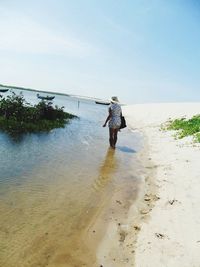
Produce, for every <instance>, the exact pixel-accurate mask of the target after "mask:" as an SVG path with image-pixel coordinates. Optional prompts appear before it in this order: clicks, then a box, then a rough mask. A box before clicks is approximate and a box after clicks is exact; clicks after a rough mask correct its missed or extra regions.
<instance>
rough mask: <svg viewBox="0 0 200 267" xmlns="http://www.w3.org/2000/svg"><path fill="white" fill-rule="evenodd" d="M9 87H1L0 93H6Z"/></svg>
mask: <svg viewBox="0 0 200 267" xmlns="http://www.w3.org/2000/svg"><path fill="white" fill-rule="evenodd" d="M8 90H9V89H1V88H0V93H5V92H8Z"/></svg>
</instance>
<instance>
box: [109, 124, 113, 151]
mask: <svg viewBox="0 0 200 267" xmlns="http://www.w3.org/2000/svg"><path fill="white" fill-rule="evenodd" d="M113 130H114V129H112V128H109V142H110V146H111V147H113V146H114V140H113Z"/></svg>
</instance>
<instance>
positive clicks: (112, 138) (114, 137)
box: [109, 128, 119, 148]
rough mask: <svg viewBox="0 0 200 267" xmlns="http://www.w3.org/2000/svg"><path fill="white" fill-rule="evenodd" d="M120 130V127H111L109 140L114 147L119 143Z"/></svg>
mask: <svg viewBox="0 0 200 267" xmlns="http://www.w3.org/2000/svg"><path fill="white" fill-rule="evenodd" d="M118 131H119V129H113V128H109V142H110V146H111V147H112V148H115V145H116V143H117V134H118Z"/></svg>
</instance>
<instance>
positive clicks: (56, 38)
mask: <svg viewBox="0 0 200 267" xmlns="http://www.w3.org/2000/svg"><path fill="white" fill-rule="evenodd" d="M0 36H1V38H0V50H3V51H8V52H17V53H29V54H47V55H56V56H73V57H86V56H89V55H90V54H92V53H95V52H96V51H95V50H96V48H95V47H94V46H93V45H91V44H90V43H88V42H85V41H82V40H78V39H75V38H73V37H72V36H70V35H66V34H65V35H61V34H58V33H56V32H53V31H52V30H50V29H48V28H47V27H45V26H43V25H40V24H39V23H37V22H35V21H32V20H31V19H29V18H27V17H22V16H21V15H20V16H19V15H18V16H16V15H14V16H13V14H12V15H10V16H9V17H6V16H1V18H0Z"/></svg>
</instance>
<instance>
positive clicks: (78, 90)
mask: <svg viewBox="0 0 200 267" xmlns="http://www.w3.org/2000/svg"><path fill="white" fill-rule="evenodd" d="M0 83H3V84H9V85H10V84H11V85H17V86H24V87H30V88H35V89H44V90H48V91H59V92H65V93H71V94H78V95H86V96H94V97H100V98H105V99H106V98H109V97H110V96H112V95H117V96H118V97H119V98H120V100H121V101H122V102H127V103H143V102H172V101H173V102H175V101H200V1H199V0H43V1H42V0H29V1H27V0H13V1H12V0H0Z"/></svg>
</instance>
